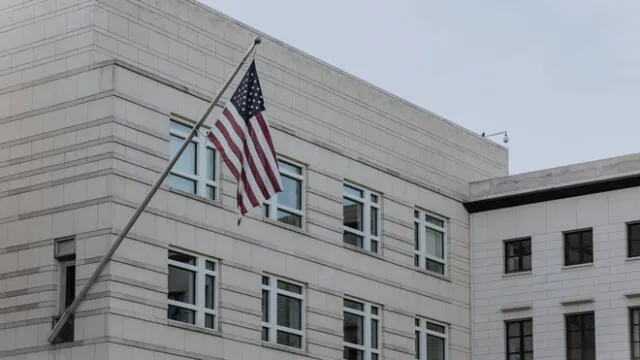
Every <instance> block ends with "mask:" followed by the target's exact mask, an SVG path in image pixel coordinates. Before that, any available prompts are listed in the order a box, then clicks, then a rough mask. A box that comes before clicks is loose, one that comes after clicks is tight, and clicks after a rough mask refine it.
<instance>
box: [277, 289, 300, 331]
mask: <svg viewBox="0 0 640 360" xmlns="http://www.w3.org/2000/svg"><path fill="white" fill-rule="evenodd" d="M278 325H280V326H286V327H288V328H292V329H296V330H300V329H302V301H301V300H300V299H294V298H292V297H289V296H285V295H280V294H278Z"/></svg>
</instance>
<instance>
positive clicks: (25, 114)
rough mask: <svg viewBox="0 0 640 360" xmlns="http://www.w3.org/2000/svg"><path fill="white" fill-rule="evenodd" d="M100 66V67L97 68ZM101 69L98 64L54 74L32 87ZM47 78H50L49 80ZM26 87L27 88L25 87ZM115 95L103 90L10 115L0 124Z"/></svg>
mask: <svg viewBox="0 0 640 360" xmlns="http://www.w3.org/2000/svg"><path fill="white" fill-rule="evenodd" d="M97 65H100V66H97ZM101 67H105V65H103V64H101V63H98V64H96V66H95V67H94V66H92V67H91V68H89V67H85V68H87V69H86V70H81V69H83V68H78V69H76V70H71V71H66V72H64V73H60V74H56V75H52V76H48V77H47V78H42V79H39V80H37V81H33V82H34V83H35V84H33V85H32V86H36V85H41V84H44V83H47V82H50V81H55V80H58V79H62V78H65V77H69V76H73V75H77V74H79V73H83V72H87V71H91V70H96V69H99V68H101ZM48 78H52V79H51V80H49V79H48ZM26 87H28V86H26ZM0 95H2V94H0ZM114 95H115V91H114V90H104V91H100V92H98V93H95V94H91V95H88V96H84V97H81V98H77V99H74V100H69V101H63V102H61V103H57V104H53V105H49V106H47V107H44V108H40V109H35V110H29V111H25V112H23V113H20V114H15V115H10V116H5V117H3V118H0V124H6V123H9V122H12V121H16V120H22V119H26V118H30V117H35V116H38V115H42V114H46V113H48V112H53V111H56V110H61V109H66V108H70V107H74V106H76V105H82V104H85V103H89V102H92V101H96V100H102V99H105V98H108V97H111V96H114Z"/></svg>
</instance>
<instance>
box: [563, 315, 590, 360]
mask: <svg viewBox="0 0 640 360" xmlns="http://www.w3.org/2000/svg"><path fill="white" fill-rule="evenodd" d="M593 317H594V316H593V313H592V312H589V313H584V314H573V315H567V316H566V318H565V321H566V325H565V326H566V331H567V338H566V341H567V360H595V358H596V339H595V326H594V319H593Z"/></svg>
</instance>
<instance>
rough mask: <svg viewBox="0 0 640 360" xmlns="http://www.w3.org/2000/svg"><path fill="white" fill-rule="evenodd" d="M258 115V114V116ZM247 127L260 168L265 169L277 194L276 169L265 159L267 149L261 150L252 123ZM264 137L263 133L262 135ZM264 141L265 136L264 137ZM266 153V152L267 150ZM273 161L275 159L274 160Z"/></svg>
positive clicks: (278, 187)
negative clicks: (260, 164)
mask: <svg viewBox="0 0 640 360" xmlns="http://www.w3.org/2000/svg"><path fill="white" fill-rule="evenodd" d="M258 115H260V114H258ZM247 126H248V130H249V136H250V137H251V140H252V141H253V143H254V144H255V147H256V152H257V153H258V157H259V158H260V162H261V163H262V167H263V168H264V169H265V171H266V173H267V177H268V178H269V182H270V183H271V187H272V188H273V189H274V190H275V191H276V192H277V191H279V190H280V186H279V184H278V178H277V177H276V174H275V173H274V171H275V172H277V171H278V169H277V168H276V169H274V168H273V167H272V166H271V163H270V162H269V160H268V159H267V157H266V155H265V153H264V152H265V150H267V149H263V148H262V145H261V144H260V141H259V140H258V135H257V134H256V131H255V129H254V128H253V124H252V122H249V123H248V124H247ZM262 134H263V136H264V132H263V133H262ZM265 139H266V136H265ZM267 151H268V150H267ZM274 160H275V158H274ZM274 162H275V163H276V166H278V162H277V160H276V161H274ZM265 198H268V196H266V195H265Z"/></svg>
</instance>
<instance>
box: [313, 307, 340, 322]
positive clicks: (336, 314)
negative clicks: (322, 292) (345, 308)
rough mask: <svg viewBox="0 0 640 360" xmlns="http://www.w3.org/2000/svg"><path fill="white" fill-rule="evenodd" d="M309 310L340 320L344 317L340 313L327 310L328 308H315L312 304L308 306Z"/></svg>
mask: <svg viewBox="0 0 640 360" xmlns="http://www.w3.org/2000/svg"><path fill="white" fill-rule="evenodd" d="M307 312H309V313H311V314H316V315H320V316H323V317H328V318H330V319H334V320H339V321H343V320H344V317H343V315H342V314H339V313H332V312H330V311H327V310H326V309H319V308H314V307H311V306H307Z"/></svg>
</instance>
